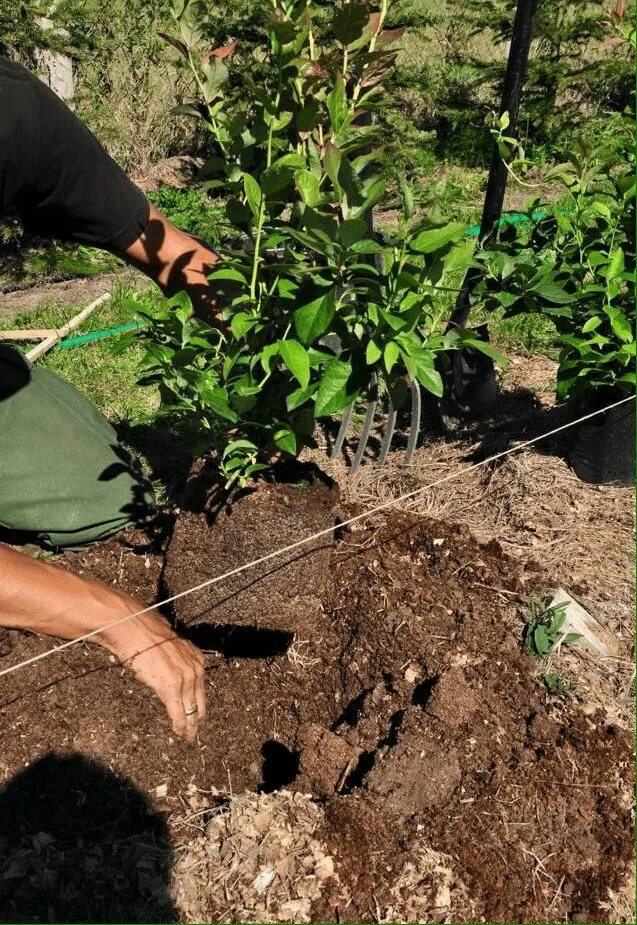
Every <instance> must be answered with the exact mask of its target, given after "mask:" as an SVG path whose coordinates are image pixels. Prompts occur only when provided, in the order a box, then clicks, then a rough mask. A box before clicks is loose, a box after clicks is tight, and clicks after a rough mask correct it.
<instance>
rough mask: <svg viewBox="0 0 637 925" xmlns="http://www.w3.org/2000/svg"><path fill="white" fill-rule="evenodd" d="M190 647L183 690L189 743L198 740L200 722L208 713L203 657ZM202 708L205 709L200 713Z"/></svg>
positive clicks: (186, 734) (186, 735) (185, 731)
mask: <svg viewBox="0 0 637 925" xmlns="http://www.w3.org/2000/svg"><path fill="white" fill-rule="evenodd" d="M198 656H200V653H198V652H196V651H195V650H193V647H191V646H189V647H188V651H187V655H186V658H187V659H188V661H189V662H190V665H189V670H188V671H186V672H185V673H184V676H183V683H182V689H181V697H182V703H183V707H182V709H183V715H184V718H185V730H184V736H185V739H186V741H187V742H194V741H195V739H196V738H197V729H198V727H199V721H200V720H201V719H203V717H204V715H205V712H206V702H205V693H204V689H203V657H202V658H201V660H200V659H199V658H198ZM200 707H203V709H202V710H201V711H200Z"/></svg>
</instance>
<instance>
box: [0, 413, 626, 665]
mask: <svg viewBox="0 0 637 925" xmlns="http://www.w3.org/2000/svg"><path fill="white" fill-rule="evenodd" d="M635 397H636V396H635V395H629V396H628V397H627V398H622V399H621V400H620V401H616V402H614V403H613V404H612V405H608V406H607V407H606V408H600V410H599V411H592V412H591V413H590V414H585V415H584V416H583V417H581V418H578V419H577V420H576V421H571V422H570V423H568V424H562V425H561V426H560V427H555V428H554V429H553V430H549V431H548V432H547V433H545V434H541V435H540V436H539V437H533V438H531V439H530V440H525V441H524V442H523V443H519V444H518V445H517V446H514V447H510V448H509V449H508V450H502V451H501V452H500V453H496V454H495V455H494V456H489V457H488V458H487V459H483V460H482V461H481V462H478V463H474V465H472V466H469V468H468V469H457V470H456V471H455V472H451V473H450V474H449V475H446V476H444V477H443V478H441V479H438V481H436V482H431V484H429V485H422V486H421V487H420V488H415V489H414V490H413V491H409V492H407V493H406V494H404V495H400V496H399V497H398V498H390V499H389V501H383V503H382V504H378V505H376V507H373V508H370V509H369V510H368V511H363V513H362V514H356V516H354V517H350V518H349V520H343V521H340V522H339V523H338V524H334V526H332V527H326V528H325V529H324V530H319V532H318V533H313V534H311V535H310V536H305V537H303V538H302V539H300V540H296V542H294V543H290V545H289V546H284V547H283V548H282V549H275V550H274V552H269V553H268V554H267V555H265V556H261V558H260V559H254V560H253V561H252V562H245V563H244V564H243V565H238V566H237V567H236V568H233V569H231V570H230V571H229V572H224V573H223V574H222V575H217V576H216V577H215V578H208V579H207V580H206V581H202V582H201V584H199V585H195V587H194V588H187V589H186V590H185V591H180V592H179V594H174V595H173V596H172V597H167V598H166V599H165V600H163V601H157V603H155V604H151V605H150V606H149V607H144V609H143V610H138V611H137V612H136V613H131V614H128V615H127V616H125V617H121V618H120V619H118V620H113V622H112V623H107V624H105V625H104V626H101V627H99V628H98V629H95V630H91V632H90V633H85V634H84V635H83V636H77V637H76V638H75V639H69V640H68V641H67V642H63V643H61V644H60V645H58V646H54V647H53V648H51V649H47V650H46V651H45V652H40V654H39V655H34V656H32V657H31V658H28V659H25V661H23V662H18V663H17V664H16V665H11V666H10V667H9V668H5V669H4V670H3V671H0V678H1V677H3V676H4V675H7V674H11V672H13V671H17V670H18V668H26V667H27V665H33V664H34V663H35V662H39V661H40V660H41V659H43V658H47V657H48V656H49V655H54V654H55V653H56V652H62V651H63V650H64V649H69V648H70V647H71V646H74V645H77V644H78V643H80V642H85V641H86V640H87V639H91V638H92V637H94V636H99V635H100V633H103V632H104V631H105V630H108V629H111V628H112V627H113V626H121V624H123V623H127V622H128V621H129V620H134V619H135V617H141V616H142V615H143V614H145V613H149V612H150V611H151V610H156V609H157V608H158V607H162V606H164V605H165V604H172V602H173V601H177V600H179V599H180V598H182V597H186V596H187V595H188V594H195V593H196V592H197V591H201V590H203V588H208V587H209V586H210V585H214V584H217V583H218V582H220V581H224V580H225V579H226V578H232V576H233V575H238V574H239V573H240V572H245V571H246V570H247V569H249V568H253V567H254V566H257V565H262V564H263V563H264V562H269V561H270V560H271V559H275V558H276V557H277V556H282V555H283V554H284V553H286V552H291V551H292V550H293V549H298V548H299V546H304V545H305V544H306V543H311V542H312V540H317V539H319V538H320V537H322V536H327V535H328V534H330V533H335V532H336V531H337V530H341V529H342V528H343V527H347V526H349V525H350V524H354V523H357V522H359V521H361V520H364V519H365V518H366V517H371V515H372V514H377V513H378V512H379V511H383V510H385V509H386V508H388V507H392V505H394V504H399V503H400V502H401V501H406V500H408V499H409V498H414V497H416V495H420V494H422V493H423V492H425V491H429V490H430V489H432V488H436V487H437V486H438V485H442V484H444V483H445V482H450V481H452V479H455V478H458V477H459V476H460V475H464V474H466V473H467V472H472V471H473V470H475V469H479V468H480V467H481V466H486V465H487V464H488V463H491V462H494V461H495V460H496V459H502V458H503V457H504V456H509V455H510V454H511V453H517V452H519V451H520V450H523V449H524V448H525V447H527V446H532V444H534V443H538V442H539V441H540V440H546V438H547V437H552V436H553V435H554V434H558V433H560V431H562V430H567V429H568V428H569V427H575V425H576V424H581V423H582V422H583V421H588V420H590V418H594V417H596V416H597V415H598V414H604V413H605V412H606V411H611V410H612V409H613V408H618V407H619V406H620V405H624V404H626V402H629V401H634V399H635Z"/></svg>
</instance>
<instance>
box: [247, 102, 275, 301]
mask: <svg viewBox="0 0 637 925" xmlns="http://www.w3.org/2000/svg"><path fill="white" fill-rule="evenodd" d="M280 102H281V91H280V90H279V92H278V93H277V95H276V100H275V103H274V111H275V112H278V108H279V103H280ZM273 140H274V116H271V118H270V125H269V127H268V147H267V153H266V169H267V168H268V167H271V166H272V142H273ZM264 223H265V196H264V195H263V191H261V201H260V203H259V215H258V216H257V231H256V235H255V237H254V256H253V260H252V276H251V278H250V299H251V301H252V304H253V306H254V303H255V302H256V301H257V281H258V275H259V264H260V263H261V237H262V235H263V225H264Z"/></svg>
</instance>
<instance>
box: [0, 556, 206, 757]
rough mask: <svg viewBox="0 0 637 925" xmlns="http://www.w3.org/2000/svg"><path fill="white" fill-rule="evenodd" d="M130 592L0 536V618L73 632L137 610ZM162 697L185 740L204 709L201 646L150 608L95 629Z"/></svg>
mask: <svg viewBox="0 0 637 925" xmlns="http://www.w3.org/2000/svg"><path fill="white" fill-rule="evenodd" d="M142 609H143V607H142V605H141V604H139V602H137V601H135V600H134V599H133V598H130V597H128V596H127V595H125V594H122V593H121V592H119V591H115V590H113V589H112V588H108V587H107V586H106V585H102V584H99V583H98V582H95V581H88V580H86V579H82V578H79V577H78V576H76V575H72V574H70V573H69V572H66V571H63V570H62V569H59V568H55V566H53V565H49V564H48V563H45V562H41V561H38V560H36V559H33V558H31V557H30V556H26V555H23V554H22V553H19V552H16V551H15V550H13V549H11V548H9V547H8V546H4V545H2V544H0V626H5V627H11V628H14V629H22V630H29V631H30V632H33V633H45V634H48V635H51V636H59V637H61V638H63V639H74V638H75V637H77V636H82V635H84V634H85V633H90V632H91V631H92V630H96V629H99V628H100V627H102V626H106V625H107V624H109V623H112V622H113V621H115V620H118V619H120V618H121V617H123V616H126V615H127V614H131V613H135V612H136V611H138V610H142ZM91 641H92V642H95V643H97V644H98V645H101V646H103V647H104V648H106V649H108V650H109V651H110V652H112V653H113V654H114V655H115V656H116V657H117V658H118V659H119V660H120V662H121V663H122V664H123V665H126V666H128V667H130V668H131V669H132V670H133V671H134V672H135V674H136V675H137V677H138V679H139V680H140V681H142V682H143V683H144V684H147V685H148V687H150V688H151V689H152V690H153V691H154V692H155V694H156V695H157V696H158V697H159V698H160V700H161V701H162V702H163V703H164V706H165V707H166V710H167V712H168V715H169V717H170V720H171V722H172V726H173V729H174V731H175V732H176V733H177V734H178V735H181V736H185V738H186V739H187V740H189V741H192V740H193V739H194V738H195V736H196V732H197V725H198V722H199V720H200V719H202V718H203V716H204V715H205V709H206V705H205V693H204V671H203V656H202V654H201V652H200V651H199V650H198V649H197V648H195V646H193V645H191V644H190V643H189V642H187V641H186V640H183V639H180V637H179V636H177V635H176V634H175V633H174V631H173V630H172V628H171V627H170V625H169V623H168V622H167V621H166V620H164V619H163V618H162V617H161V616H160V615H159V614H158V613H157V612H156V611H149V612H148V613H146V614H143V615H141V616H139V617H134V618H133V619H131V620H128V621H127V622H126V623H123V624H120V625H119V626H113V627H111V628H110V629H107V630H104V632H102V633H100V634H99V635H96V636H94V637H93V638H92V640H91Z"/></svg>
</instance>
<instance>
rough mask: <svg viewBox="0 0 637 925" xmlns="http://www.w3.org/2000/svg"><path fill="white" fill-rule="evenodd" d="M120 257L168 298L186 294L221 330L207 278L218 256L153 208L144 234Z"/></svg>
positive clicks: (218, 315) (122, 251) (121, 251)
mask: <svg viewBox="0 0 637 925" xmlns="http://www.w3.org/2000/svg"><path fill="white" fill-rule="evenodd" d="M118 255H119V256H120V257H122V258H123V259H124V260H126V261H127V262H128V263H130V264H132V265H133V266H135V267H137V268H138V269H139V270H141V271H142V272H143V273H145V274H146V275H147V276H149V277H150V278H151V279H152V280H154V281H155V282H156V283H157V284H158V285H159V286H160V288H161V289H162V290H163V292H164V293H165V294H166V295H168V296H171V295H174V294H175V293H176V292H181V291H182V290H185V291H186V292H187V293H188V295H189V296H190V298H191V301H192V304H193V307H194V309H195V313H196V314H198V315H200V316H202V317H204V318H205V320H207V321H209V322H210V323H213V324H216V325H218V326H222V324H223V322H222V320H221V313H220V311H219V310H218V307H217V302H216V300H215V299H214V298H213V297H212V296H211V295H210V284H209V282H208V278H207V277H208V274H209V273H211V272H212V270H213V269H214V267H215V266H216V264H217V262H218V260H219V258H218V256H217V254H215V252H214V251H213V250H211V249H210V248H209V247H207V246H206V245H205V244H202V243H201V242H200V241H198V240H197V239H196V238H193V237H191V236H190V235H189V234H186V233H185V232H184V231H180V229H179V228H176V227H175V226H174V225H173V224H171V222H169V221H168V219H167V218H166V216H165V215H162V213H161V212H159V211H158V210H157V209H156V208H155V207H154V206H152V205H151V206H150V212H149V216H148V223H147V225H146V228H145V230H144V231H143V233H142V234H141V235H140V236H139V237H138V238H137V240H136V241H134V242H133V243H132V244H131V245H129V246H128V247H126V248H125V249H124V250H120V251H118Z"/></svg>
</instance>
